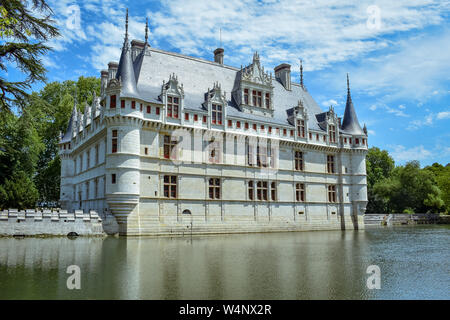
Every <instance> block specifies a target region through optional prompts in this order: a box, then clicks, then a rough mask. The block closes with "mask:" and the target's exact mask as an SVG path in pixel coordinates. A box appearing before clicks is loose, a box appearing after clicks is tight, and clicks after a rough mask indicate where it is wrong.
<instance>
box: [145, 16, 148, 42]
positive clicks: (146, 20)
mask: <svg viewBox="0 0 450 320" xmlns="http://www.w3.org/2000/svg"><path fill="white" fill-rule="evenodd" d="M147 43H148V18H145V44H147Z"/></svg>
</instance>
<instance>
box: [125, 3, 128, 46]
mask: <svg viewBox="0 0 450 320" xmlns="http://www.w3.org/2000/svg"><path fill="white" fill-rule="evenodd" d="M125 44H127V45H128V8H127V15H126V17H125V40H124V45H125Z"/></svg>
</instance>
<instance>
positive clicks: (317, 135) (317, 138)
mask: <svg viewBox="0 0 450 320" xmlns="http://www.w3.org/2000/svg"><path fill="white" fill-rule="evenodd" d="M316 140H317V141H319V134H318V133H316Z"/></svg>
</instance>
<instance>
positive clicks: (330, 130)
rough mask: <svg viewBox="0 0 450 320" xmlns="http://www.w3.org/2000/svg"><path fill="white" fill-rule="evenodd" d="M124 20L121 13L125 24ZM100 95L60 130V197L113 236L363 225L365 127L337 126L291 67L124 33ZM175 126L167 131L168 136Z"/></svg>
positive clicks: (350, 110) (347, 122)
mask: <svg viewBox="0 0 450 320" xmlns="http://www.w3.org/2000/svg"><path fill="white" fill-rule="evenodd" d="M126 25H127V26H128V15H127V23H126ZM127 29H128V27H127V28H126V32H125V40H124V44H123V48H122V54H121V56H120V61H119V63H115V62H110V63H109V64H108V67H109V68H108V71H106V70H105V71H102V72H101V97H95V98H94V101H93V103H92V105H91V106H89V105H87V106H86V107H85V112H84V114H81V113H80V112H78V111H77V108H76V106H74V109H73V113H72V116H71V118H70V122H69V126H68V129H67V132H66V133H65V135H64V136H62V137H61V141H60V149H61V150H60V155H61V159H62V167H61V204H62V206H63V207H64V208H66V209H68V210H69V211H73V210H75V209H83V210H85V211H87V210H89V209H95V210H98V212H104V213H105V212H110V213H112V214H113V215H114V216H115V217H116V219H117V221H118V222H119V224H120V226H121V234H167V233H182V232H186V231H189V232H190V230H189V228H192V227H193V232H205V233H207V232H253V231H278V230H281V231H282V230H311V229H339V228H342V227H345V228H354V227H356V226H357V222H358V221H359V226H360V227H362V226H363V223H362V219H361V217H362V214H363V212H364V209H365V206H366V203H367V191H366V190H367V188H366V169H365V154H366V152H367V130H366V128H364V130H363V129H361V127H360V125H359V123H358V119H357V117H356V113H355V109H354V107H353V103H352V100H351V97H350V88H349V86H348V79H347V86H348V93H347V105H346V108H345V113H344V118H343V121H342V123H341V118H339V117H338V116H337V115H336V114H335V112H334V110H333V108H332V107H330V109H329V110H328V111H327V112H323V111H322V110H321V109H320V107H319V106H318V105H317V104H316V102H315V101H314V100H313V99H312V97H311V96H310V95H309V93H308V91H307V90H306V88H305V86H304V84H303V72H302V67H301V66H300V71H301V81H300V84H296V83H292V82H291V74H290V68H291V67H290V65H288V64H281V65H279V66H277V67H276V68H275V70H274V71H275V77H272V74H268V73H267V72H265V71H264V67H262V66H261V63H260V57H259V55H258V54H257V53H255V54H254V55H253V61H252V63H251V64H249V65H248V66H246V67H244V68H243V67H241V68H240V69H237V68H233V67H230V66H226V65H224V64H223V57H224V50H223V49H221V48H219V49H216V50H215V51H214V62H212V61H206V60H202V59H197V58H192V57H188V56H184V55H180V54H176V53H171V52H165V51H162V50H158V49H154V48H151V47H150V45H149V44H148V36H147V35H148V29H147V27H146V36H145V42H141V41H137V40H133V41H131V46H130V44H129V40H128V32H127V31H128V30H127ZM174 133H175V134H174Z"/></svg>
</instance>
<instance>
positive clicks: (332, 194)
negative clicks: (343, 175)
mask: <svg viewBox="0 0 450 320" xmlns="http://www.w3.org/2000/svg"><path fill="white" fill-rule="evenodd" d="M328 202H336V186H335V185H329V186H328Z"/></svg>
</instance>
